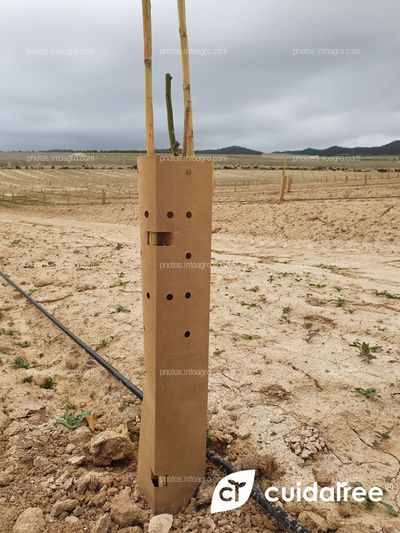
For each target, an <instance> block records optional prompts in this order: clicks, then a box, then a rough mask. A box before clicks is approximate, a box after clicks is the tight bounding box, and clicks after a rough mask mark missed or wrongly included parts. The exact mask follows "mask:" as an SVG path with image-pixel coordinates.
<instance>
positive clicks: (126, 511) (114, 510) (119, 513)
mask: <svg viewBox="0 0 400 533" xmlns="http://www.w3.org/2000/svg"><path fill="white" fill-rule="evenodd" d="M111 517H112V519H113V520H114V522H116V523H117V524H118V525H119V526H120V527H128V526H133V525H136V524H137V523H138V522H139V523H143V522H145V521H146V514H145V512H144V511H143V510H142V509H140V508H139V507H138V506H137V505H136V504H135V503H134V502H133V501H132V495H131V489H130V488H129V487H126V488H125V489H124V490H122V491H121V492H120V493H119V494H117V495H116V496H115V497H114V498H113V500H112V501H111Z"/></svg>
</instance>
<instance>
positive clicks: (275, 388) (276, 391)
mask: <svg viewBox="0 0 400 533" xmlns="http://www.w3.org/2000/svg"><path fill="white" fill-rule="evenodd" d="M260 393H261V394H262V395H263V396H266V397H267V398H270V399H278V400H286V398H288V397H289V396H290V392H289V391H287V390H286V389H284V388H283V387H282V386H281V385H278V384H273V385H265V386H264V387H261V389H260Z"/></svg>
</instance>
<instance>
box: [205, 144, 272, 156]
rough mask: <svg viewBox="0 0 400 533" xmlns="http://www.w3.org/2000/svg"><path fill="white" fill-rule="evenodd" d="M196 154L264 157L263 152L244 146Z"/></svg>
mask: <svg viewBox="0 0 400 533" xmlns="http://www.w3.org/2000/svg"><path fill="white" fill-rule="evenodd" d="M196 153H197V154H214V155H218V154H220V155H263V152H259V151H257V150H250V148H243V146H228V147H227V148H218V149H216V150H196Z"/></svg>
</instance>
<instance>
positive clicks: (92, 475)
mask: <svg viewBox="0 0 400 533" xmlns="http://www.w3.org/2000/svg"><path fill="white" fill-rule="evenodd" d="M111 482H112V480H111V478H110V476H105V475H103V474H101V473H99V472H86V474H84V475H83V476H81V477H80V478H79V479H78V480H77V481H76V483H75V487H76V490H77V491H78V492H80V493H83V492H85V491H86V490H90V491H96V490H99V489H101V488H102V487H103V486H104V485H110V484H111Z"/></svg>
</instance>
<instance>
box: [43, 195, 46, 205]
mask: <svg viewBox="0 0 400 533" xmlns="http://www.w3.org/2000/svg"><path fill="white" fill-rule="evenodd" d="M43 205H46V193H45V192H43Z"/></svg>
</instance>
